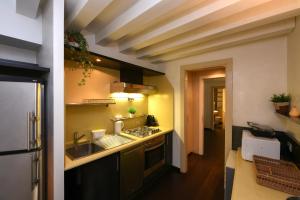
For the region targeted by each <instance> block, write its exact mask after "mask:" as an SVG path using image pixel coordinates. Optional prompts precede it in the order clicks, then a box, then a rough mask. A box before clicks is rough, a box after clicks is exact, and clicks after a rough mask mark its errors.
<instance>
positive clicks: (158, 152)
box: [144, 135, 165, 177]
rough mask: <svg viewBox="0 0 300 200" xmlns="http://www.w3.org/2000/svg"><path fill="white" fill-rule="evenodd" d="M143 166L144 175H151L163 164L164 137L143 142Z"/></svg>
mask: <svg viewBox="0 0 300 200" xmlns="http://www.w3.org/2000/svg"><path fill="white" fill-rule="evenodd" d="M144 147H145V165H144V166H145V168H144V177H147V176H149V175H151V174H152V173H153V172H155V171H156V170H158V169H160V168H161V167H162V166H164V164H165V137H164V135H162V136H159V137H156V138H154V139H152V140H149V141H147V142H145V143H144Z"/></svg>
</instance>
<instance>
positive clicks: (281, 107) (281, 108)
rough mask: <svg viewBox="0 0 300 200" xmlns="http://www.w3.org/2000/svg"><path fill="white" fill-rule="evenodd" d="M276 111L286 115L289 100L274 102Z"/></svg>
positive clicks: (288, 108)
mask: <svg viewBox="0 0 300 200" xmlns="http://www.w3.org/2000/svg"><path fill="white" fill-rule="evenodd" d="M274 107H275V110H276V112H278V113H280V114H283V115H288V114H289V111H290V102H274Z"/></svg>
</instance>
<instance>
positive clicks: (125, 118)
mask: <svg viewBox="0 0 300 200" xmlns="http://www.w3.org/2000/svg"><path fill="white" fill-rule="evenodd" d="M146 116H147V115H144V114H143V115H135V116H134V117H122V118H118V119H116V118H112V119H111V121H113V122H115V121H120V120H127V119H135V118H140V117H146Z"/></svg>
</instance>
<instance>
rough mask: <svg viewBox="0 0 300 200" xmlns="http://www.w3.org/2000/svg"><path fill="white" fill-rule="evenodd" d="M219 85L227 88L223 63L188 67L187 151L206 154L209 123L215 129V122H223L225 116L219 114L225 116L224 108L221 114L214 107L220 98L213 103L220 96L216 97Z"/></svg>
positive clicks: (186, 93) (186, 91)
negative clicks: (197, 67) (205, 146)
mask: <svg viewBox="0 0 300 200" xmlns="http://www.w3.org/2000/svg"><path fill="white" fill-rule="evenodd" d="M218 87H223V88H225V68H224V67H217V68H213V69H203V70H197V71H195V70H192V71H186V74H185V94H184V96H185V99H184V102H185V104H184V111H185V112H184V122H185V126H184V127H185V136H186V137H185V138H186V153H187V155H188V154H190V153H195V154H199V155H204V144H205V140H204V139H205V138H204V136H205V134H204V133H205V132H204V130H205V128H207V127H206V125H207V126H208V127H209V129H211V130H214V127H215V125H214V124H215V123H218V120H221V122H222V118H220V117H219V116H223V113H222V112H223V109H222V108H218V109H220V114H219V113H218V114H217V113H216V112H218V111H215V110H214V109H215V108H217V106H218V105H217V102H216V104H215V103H214V101H217V100H218V99H217V97H214V90H215V89H217V88H218ZM216 91H217V90H216ZM216 95H217V94H216ZM219 100H220V98H219ZM221 103H223V102H221ZM205 104H206V105H205ZM222 105H223V104H222ZM222 105H221V106H222ZM224 107H225V106H224ZM223 118H224V117H223Z"/></svg>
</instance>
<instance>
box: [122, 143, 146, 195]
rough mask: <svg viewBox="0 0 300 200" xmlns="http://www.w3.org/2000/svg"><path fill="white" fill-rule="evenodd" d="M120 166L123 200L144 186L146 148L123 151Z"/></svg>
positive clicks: (137, 147) (141, 146) (138, 147)
mask: <svg viewBox="0 0 300 200" xmlns="http://www.w3.org/2000/svg"><path fill="white" fill-rule="evenodd" d="M120 164H121V165H120V191H121V199H128V198H129V197H130V196H131V195H132V194H134V193H135V192H136V191H138V190H139V189H140V188H141V187H142V186H143V179H144V146H143V145H140V146H136V147H133V148H131V149H129V150H126V151H122V152H121V156H120Z"/></svg>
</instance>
